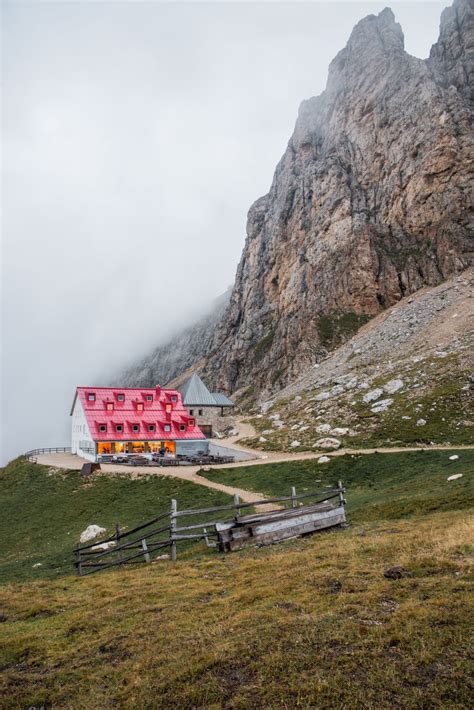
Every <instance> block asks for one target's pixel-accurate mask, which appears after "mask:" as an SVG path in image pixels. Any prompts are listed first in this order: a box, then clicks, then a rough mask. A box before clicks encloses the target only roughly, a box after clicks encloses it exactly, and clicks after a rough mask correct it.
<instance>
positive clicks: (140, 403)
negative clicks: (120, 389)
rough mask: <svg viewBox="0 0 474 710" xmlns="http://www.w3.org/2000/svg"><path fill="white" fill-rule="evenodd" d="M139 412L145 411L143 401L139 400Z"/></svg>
mask: <svg viewBox="0 0 474 710" xmlns="http://www.w3.org/2000/svg"><path fill="white" fill-rule="evenodd" d="M137 412H143V402H137Z"/></svg>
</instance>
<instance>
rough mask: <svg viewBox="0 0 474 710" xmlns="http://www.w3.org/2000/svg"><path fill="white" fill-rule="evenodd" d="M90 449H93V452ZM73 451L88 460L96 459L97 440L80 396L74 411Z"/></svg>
mask: <svg viewBox="0 0 474 710" xmlns="http://www.w3.org/2000/svg"><path fill="white" fill-rule="evenodd" d="M84 449H86V450H84ZM89 449H92V452H91V451H90V450H89ZM71 452H72V453H73V454H77V455H78V456H82V458H84V459H87V461H95V460H96V456H95V442H94V440H93V439H92V436H91V433H90V430H89V425H88V424H87V419H86V415H85V414H84V409H83V408H82V404H81V401H80V399H79V397H77V398H76V402H75V404H74V409H73V412H72V432H71Z"/></svg>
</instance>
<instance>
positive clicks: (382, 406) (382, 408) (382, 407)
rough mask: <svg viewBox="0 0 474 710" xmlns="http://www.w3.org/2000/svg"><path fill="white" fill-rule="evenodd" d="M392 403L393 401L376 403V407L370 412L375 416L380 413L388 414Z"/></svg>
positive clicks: (385, 400)
mask: <svg viewBox="0 0 474 710" xmlns="http://www.w3.org/2000/svg"><path fill="white" fill-rule="evenodd" d="M392 402H393V399H381V400H379V401H378V402H377V403H376V405H375V406H374V407H371V409H370V411H371V412H373V413H374V414H379V412H386V411H387V409H388V408H389V407H390V405H391V404H392Z"/></svg>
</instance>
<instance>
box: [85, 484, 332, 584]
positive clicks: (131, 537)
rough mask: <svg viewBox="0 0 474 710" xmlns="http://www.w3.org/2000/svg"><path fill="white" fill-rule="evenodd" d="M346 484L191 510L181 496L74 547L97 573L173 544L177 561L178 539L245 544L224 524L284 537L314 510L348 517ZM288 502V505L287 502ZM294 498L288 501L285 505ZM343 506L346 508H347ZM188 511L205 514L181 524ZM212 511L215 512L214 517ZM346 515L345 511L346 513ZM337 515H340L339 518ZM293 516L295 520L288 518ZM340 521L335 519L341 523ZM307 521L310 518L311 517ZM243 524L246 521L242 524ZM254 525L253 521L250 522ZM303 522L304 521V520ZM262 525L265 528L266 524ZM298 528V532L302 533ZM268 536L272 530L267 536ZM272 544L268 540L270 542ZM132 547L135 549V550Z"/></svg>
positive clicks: (173, 557)
mask: <svg viewBox="0 0 474 710" xmlns="http://www.w3.org/2000/svg"><path fill="white" fill-rule="evenodd" d="M344 493H345V488H344V487H343V485H342V482H341V481H338V485H337V487H334V488H326V489H324V490H321V489H320V490H316V491H312V492H311V493H300V494H297V493H296V489H295V487H294V486H293V487H292V488H291V495H289V496H280V497H279V498H265V499H263V500H258V501H254V502H252V503H245V502H242V501H241V500H240V499H239V496H235V498H234V502H233V503H230V504H228V505H219V506H214V507H212V508H190V509H188V510H178V503H177V501H176V500H174V499H173V500H172V501H171V506H170V509H169V510H167V511H165V512H163V513H160V515H157V516H155V517H154V518H152V519H151V520H148V521H147V522H146V523H142V524H141V525H137V526H136V527H134V528H132V529H131V530H123V529H121V528H120V525H119V524H118V523H117V524H116V529H115V532H114V534H113V535H110V536H109V537H106V538H103V539H101V540H94V542H90V543H88V544H86V545H77V547H76V549H75V550H74V557H75V560H74V565H75V567H76V571H77V574H78V575H80V576H82V575H86V574H94V573H95V572H100V571H101V570H104V569H109V568H112V567H117V566H118V567H121V566H122V565H128V564H137V563H140V562H144V563H147V564H149V563H150V562H152V553H155V552H156V551H162V550H165V549H169V557H170V559H171V560H172V561H175V560H176V557H177V548H178V544H181V543H183V542H184V543H185V542H188V543H189V542H192V541H194V542H198V541H202V540H203V541H204V542H205V543H206V545H207V547H220V549H222V550H230V549H239V547H238V545H237V544H234V543H232V544H231V543H230V542H229V544H227V543H226V544H225V545H224V544H223V542H222V540H224V539H225V540H227V537H225V535H227V533H225V535H224V537H223V536H222V533H220V532H219V530H226V531H227V530H229V529H230V528H232V527H236V528H239V531H238V537H239V538H241V539H243V538H244V537H245V535H244V534H243V532H242V531H243V530H244V527H243V526H247V527H246V528H245V529H247V530H250V532H251V534H252V526H254V527H255V526H258V525H260V528H261V527H262V524H263V525H266V526H267V528H268V527H269V526H270V529H271V527H272V526H274V527H275V528H276V529H280V533H279V535H280V537H279V538H278V539H283V537H284V535H283V537H282V533H281V528H282V527H284V526H285V525H292V526H293V527H292V530H298V517H299V518H302V517H303V518H305V520H306V518H307V516H308V515H309V516H310V517H311V516H313V517H314V516H318V514H319V517H321V518H322V517H324V516H327V515H328V512H327V511H328V510H331V511H334V512H336V513H337V512H338V511H339V517H337V520H338V521H339V522H340V521H341V520H345V517H344V505H345V502H346V501H345V499H344ZM310 498H311V499H313V500H312V501H311V503H310V504H309V505H308V504H304V503H301V502H299V501H302V500H304V501H306V500H308V499H310ZM335 498H337V499H338V507H337V508H335V507H334V506H333V505H332V504H330V503H329V501H331V500H334V499H335ZM269 503H275V504H278V505H279V508H278V509H277V510H274V511H271V512H270V513H263V512H262V513H258V512H256V513H254V514H251V515H248V514H247V515H245V516H243V515H242V509H248V508H254V509H257V508H258V506H261V505H268V504H269ZM282 504H283V507H282ZM285 504H288V507H285ZM228 511H233V512H234V517H233V519H232V520H231V521H227V522H226V521H223V519H222V518H220V519H219V516H217V517H216V513H224V512H228ZM341 511H342V513H341ZM188 516H199V517H201V518H202V517H204V518H205V519H204V520H200V521H198V522H195V523H191V524H190V525H178V521H179V520H180V519H181V518H184V517H188ZM209 516H210V517H209ZM341 516H342V517H341ZM335 519H336V518H335ZM165 520H167V522H166V524H162V525H159V526H158V527H156V523H158V522H160V521H165ZM288 521H290V522H289V523H288ZM339 522H337V523H334V524H339ZM305 524H306V526H307V523H305ZM312 525H313V527H312V528H311V525H310V528H309V530H310V531H311V530H312V529H318V528H323V527H329V525H325V524H320V525H319V524H318V525H316V526H315V524H314V522H313V523H312ZM239 526H240V527H239ZM249 526H250V527H249ZM300 526H301V524H300ZM260 528H259V529H260ZM301 530H302V533H304V532H307V531H308V528H307V527H304V526H303V527H301ZM296 534H298V533H296ZM267 538H268V534H267V536H266V538H265V539H267ZM264 544H268V543H264ZM130 553H132V554H130Z"/></svg>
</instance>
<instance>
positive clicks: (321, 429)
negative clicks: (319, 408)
mask: <svg viewBox="0 0 474 710" xmlns="http://www.w3.org/2000/svg"><path fill="white" fill-rule="evenodd" d="M316 431H317V432H318V434H329V432H330V431H331V425H330V424H319V425H318V426H317V427H316Z"/></svg>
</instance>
